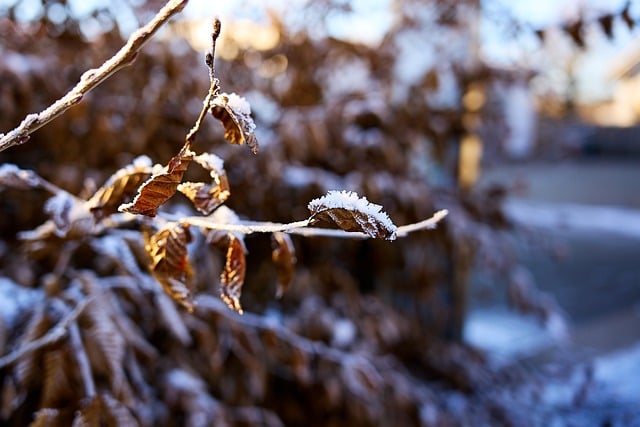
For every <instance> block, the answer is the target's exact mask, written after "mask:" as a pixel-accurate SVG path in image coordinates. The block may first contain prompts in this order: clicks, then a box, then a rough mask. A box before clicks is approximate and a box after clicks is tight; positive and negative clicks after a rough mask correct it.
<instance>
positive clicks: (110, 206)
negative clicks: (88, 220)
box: [88, 156, 152, 220]
mask: <svg viewBox="0 0 640 427" xmlns="http://www.w3.org/2000/svg"><path fill="white" fill-rule="evenodd" d="M151 174H152V165H151V159H149V157H147V156H140V157H138V158H136V159H135V160H134V161H133V162H132V163H131V164H129V165H127V166H125V167H123V168H122V169H120V170H118V171H117V172H116V173H114V174H113V175H111V177H110V178H109V179H108V180H107V182H106V183H105V184H104V185H103V186H102V187H100V188H99V189H98V191H96V192H95V193H94V195H93V196H92V197H91V199H89V201H88V207H89V210H90V211H91V213H93V215H94V217H95V218H96V219H98V220H99V219H102V218H104V217H106V216H109V215H111V214H113V213H116V212H117V211H118V206H120V205H121V204H123V203H125V202H127V201H129V200H131V199H132V198H133V196H135V195H136V193H137V190H138V187H139V186H140V184H142V183H143V182H144V181H146V180H147V179H149V177H150V176H151Z"/></svg>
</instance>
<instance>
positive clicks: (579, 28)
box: [535, 1, 636, 48]
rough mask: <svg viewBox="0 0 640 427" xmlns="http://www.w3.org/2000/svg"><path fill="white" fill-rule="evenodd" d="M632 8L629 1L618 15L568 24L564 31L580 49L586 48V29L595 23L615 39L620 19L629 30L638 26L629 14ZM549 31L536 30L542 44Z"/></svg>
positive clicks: (612, 14)
mask: <svg viewBox="0 0 640 427" xmlns="http://www.w3.org/2000/svg"><path fill="white" fill-rule="evenodd" d="M630 8H631V1H627V3H626V4H625V6H624V8H623V9H622V10H621V11H620V12H618V13H607V14H605V15H601V16H599V17H597V18H595V19H593V20H589V21H585V20H583V19H579V20H577V21H574V22H571V23H567V24H565V25H563V26H562V30H563V31H564V32H565V33H566V34H567V35H568V36H569V37H571V40H573V42H574V43H575V44H576V46H578V47H580V48H584V47H585V40H584V29H585V28H586V27H587V26H588V25H590V24H593V23H595V22H597V23H598V25H600V28H601V29H602V32H603V33H604V34H605V35H606V36H607V38H608V39H610V40H611V39H613V24H614V22H615V21H616V20H617V19H619V20H621V21H622V22H624V23H625V24H626V26H627V27H628V28H629V30H633V29H634V27H635V26H636V21H635V20H634V19H633V18H632V17H631V14H630V13H629V9H630ZM546 31H547V29H540V28H539V29H536V30H535V34H536V36H538V38H539V39H540V41H541V42H544V39H545V35H546V34H545V33H546Z"/></svg>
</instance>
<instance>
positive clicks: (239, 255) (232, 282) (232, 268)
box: [220, 233, 247, 314]
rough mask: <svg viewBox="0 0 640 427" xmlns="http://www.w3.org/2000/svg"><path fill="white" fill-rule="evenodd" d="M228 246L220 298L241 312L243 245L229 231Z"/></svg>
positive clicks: (243, 273) (244, 267) (243, 274)
mask: <svg viewBox="0 0 640 427" xmlns="http://www.w3.org/2000/svg"><path fill="white" fill-rule="evenodd" d="M228 237H229V246H228V247H227V256H226V261H225V264H224V270H223V271H222V274H221V276H220V298H222V301H224V302H225V303H226V304H227V305H228V306H229V308H231V309H232V310H235V311H237V312H238V313H240V314H242V306H241V305H240V295H241V294H242V285H243V284H244V276H245V273H246V270H247V263H246V255H245V247H244V244H243V242H242V240H240V239H238V238H237V237H236V236H235V235H233V234H231V233H229V234H228Z"/></svg>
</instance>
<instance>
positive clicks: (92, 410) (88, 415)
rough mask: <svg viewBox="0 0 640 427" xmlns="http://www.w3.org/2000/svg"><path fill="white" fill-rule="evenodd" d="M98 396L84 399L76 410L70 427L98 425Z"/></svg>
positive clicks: (92, 426) (99, 409)
mask: <svg viewBox="0 0 640 427" xmlns="http://www.w3.org/2000/svg"><path fill="white" fill-rule="evenodd" d="M100 412H101V408H100V397H99V396H92V397H90V398H88V399H85V400H84V401H83V402H82V405H81V407H80V409H79V410H78V411H76V414H75V417H74V419H73V424H72V426H71V427H94V426H99V425H100Z"/></svg>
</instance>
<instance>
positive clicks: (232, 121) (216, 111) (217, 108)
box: [210, 93, 258, 154]
mask: <svg viewBox="0 0 640 427" xmlns="http://www.w3.org/2000/svg"><path fill="white" fill-rule="evenodd" d="M210 109H211V114H213V117H215V118H216V119H218V120H220V122H222V124H223V126H224V138H225V139H226V140H227V141H228V142H230V143H231V144H238V145H242V144H245V143H246V144H247V145H248V146H249V148H250V149H251V151H252V152H253V154H257V153H258V139H257V138H256V135H255V133H254V131H255V127H256V125H255V123H254V122H253V119H252V118H251V107H250V106H249V103H248V102H247V101H246V100H245V99H244V98H242V97H241V96H238V95H236V94H235V93H230V94H227V93H221V94H218V95H216V96H215V97H214V98H213V99H212V100H211V105H210Z"/></svg>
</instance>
